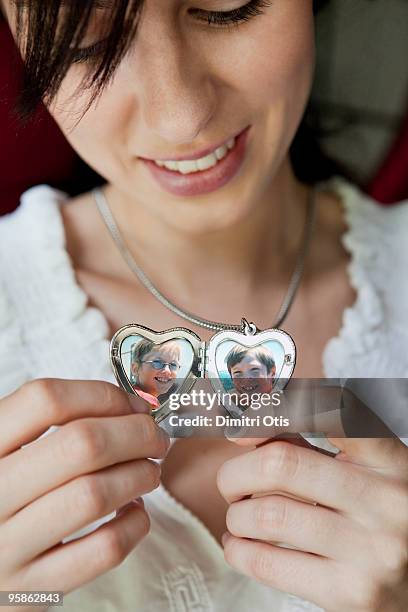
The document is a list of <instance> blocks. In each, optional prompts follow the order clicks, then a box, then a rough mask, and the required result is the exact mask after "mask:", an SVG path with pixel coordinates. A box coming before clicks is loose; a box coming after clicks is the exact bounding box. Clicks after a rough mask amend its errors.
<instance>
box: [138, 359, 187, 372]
mask: <svg viewBox="0 0 408 612" xmlns="http://www.w3.org/2000/svg"><path fill="white" fill-rule="evenodd" d="M142 363H150V364H151V365H152V368H154V369H155V370H164V368H165V367H166V366H169V369H170V372H177V370H178V369H179V367H180V366H179V364H178V363H177V362H175V361H171V362H166V361H162V360H161V359H149V360H147V361H142Z"/></svg>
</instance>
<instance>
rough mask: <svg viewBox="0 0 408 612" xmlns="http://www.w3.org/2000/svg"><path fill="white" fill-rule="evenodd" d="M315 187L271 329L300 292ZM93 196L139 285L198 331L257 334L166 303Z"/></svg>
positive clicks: (99, 195)
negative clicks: (200, 329) (287, 283)
mask: <svg viewBox="0 0 408 612" xmlns="http://www.w3.org/2000/svg"><path fill="white" fill-rule="evenodd" d="M317 190H318V189H317V187H314V188H313V189H312V190H311V192H310V195H309V199H308V205H307V213H306V220H305V224H304V229H303V235H302V241H301V245H300V248H299V252H298V255H297V258H296V264H295V267H294V270H293V273H292V276H291V278H290V281H289V287H288V290H287V292H286V294H285V296H284V299H283V301H282V304H281V307H280V309H279V311H278V314H277V315H276V320H275V322H274V324H273V326H272V327H273V328H280V326H281V325H282V323H283V321H284V320H285V319H286V317H287V315H288V313H289V310H290V307H291V306H292V304H293V301H294V299H295V296H296V293H297V290H298V289H299V286H300V282H301V279H302V275H303V271H304V266H305V261H306V256H307V253H308V251H309V247H310V242H311V238H312V234H313V228H314V220H315V212H316V194H317ZM93 195H94V198H95V201H96V204H97V207H98V210H99V212H100V214H101V216H102V218H103V220H104V222H105V224H106V227H107V229H108V231H109V233H110V235H111V236H112V238H113V240H114V242H115V244H116V246H117V247H118V249H119V251H120V253H121V255H122V257H123V259H124V260H125V262H126V263H127V265H128V266H129V268H130V269H131V270H132V272H133V273H134V274H135V275H136V277H137V278H138V279H139V281H140V282H141V283H142V284H143V285H144V287H145V288H146V289H147V290H148V291H149V292H150V293H151V294H152V295H153V296H154V297H155V298H156V299H157V300H159V302H161V304H163V306H165V307H166V308H168V309H169V310H171V311H172V312H174V313H175V314H177V315H178V316H180V317H182V318H183V319H186V320H187V321H189V322H190V323H194V324H195V325H198V326H199V327H203V328H205V329H209V330H213V331H224V330H231V331H238V332H244V333H246V334H250V335H253V334H255V333H256V332H257V329H256V326H255V325H254V324H253V323H248V321H247V320H246V319H245V318H243V319H242V321H241V324H240V325H236V324H231V323H220V322H216V321H210V320H209V319H204V318H202V317H199V316H197V315H194V314H192V313H190V312H188V311H186V310H184V309H183V308H180V307H179V306H177V305H176V304H174V303H173V302H172V301H171V300H169V299H168V298H167V297H166V296H165V295H163V294H162V293H161V291H159V289H157V287H156V286H155V285H154V284H153V283H152V281H151V280H150V279H149V278H148V277H147V276H146V274H145V273H144V272H143V270H142V269H141V268H140V266H139V265H138V264H137V262H136V260H135V258H134V257H133V255H132V254H131V252H130V251H129V249H128V247H127V246H126V244H125V241H124V239H123V236H122V234H121V232H120V230H119V228H118V225H117V223H116V221H115V218H114V216H113V214H112V211H111V209H110V207H109V204H108V201H107V199H106V196H105V194H104V193H103V191H102V189H94V190H93Z"/></svg>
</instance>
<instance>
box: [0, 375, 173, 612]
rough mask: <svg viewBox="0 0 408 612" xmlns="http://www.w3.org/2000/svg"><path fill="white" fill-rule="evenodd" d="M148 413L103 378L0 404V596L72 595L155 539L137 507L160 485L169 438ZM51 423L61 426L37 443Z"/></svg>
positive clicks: (40, 389) (33, 390)
mask: <svg viewBox="0 0 408 612" xmlns="http://www.w3.org/2000/svg"><path fill="white" fill-rule="evenodd" d="M144 412H150V410H149V409H148V408H145V406H144V402H143V401H142V400H141V399H139V398H137V397H135V398H130V396H128V395H127V394H126V393H124V392H123V391H121V390H120V389H119V388H117V387H115V386H114V385H111V384H109V383H105V382H97V381H68V380H54V379H46V380H37V381H34V382H30V383H28V384H26V385H24V386H23V387H22V388H21V389H19V390H18V391H16V392H15V393H14V394H12V395H10V396H9V397H7V398H5V399H3V400H1V401H0V551H1V553H0V591H10V590H18V591H22V590H23V591H41V590H48V591H63V592H64V593H68V592H69V591H72V590H74V589H77V588H78V587H80V586H82V585H84V584H86V583H87V582H89V581H91V580H93V579H95V578H96V577H97V576H99V575H100V574H102V573H104V572H106V571H108V570H109V569H111V568H113V567H114V566H116V565H118V564H119V563H121V561H122V560H123V559H124V558H125V557H126V555H128V554H129V553H130V552H131V550H132V549H133V548H134V546H135V545H136V544H137V543H138V542H139V541H140V540H141V539H142V538H143V537H144V536H145V535H146V534H147V532H148V530H149V519H148V516H147V514H146V512H145V510H144V506H143V502H142V501H141V500H140V501H135V502H132V500H134V499H135V498H138V497H139V496H140V495H143V494H144V493H147V492H149V491H151V490H152V489H154V488H155V487H157V486H158V484H159V480H160V466H159V464H157V463H156V462H154V461H150V460H149V459H148V457H151V458H160V457H164V455H165V453H166V452H167V449H168V446H169V437H168V436H167V434H166V433H165V432H163V431H162V430H161V429H160V428H159V427H158V426H157V425H156V424H155V422H154V420H153V419H152V417H151V416H150V414H144ZM135 413H136V414H135ZM51 425H59V426H60V428H59V429H58V430H57V431H54V432H53V433H51V434H50V435H48V436H45V437H42V438H40V439H39V440H36V438H38V437H39V436H40V435H41V434H42V433H44V431H46V430H47V429H48V428H49V427H50V426H51ZM34 440H36V442H35V443H34V444H30V445H29V446H25V447H24V448H21V446H22V445H26V444H29V443H30V442H32V441H34ZM118 508H120V509H121V510H120V512H119V513H118V516H117V517H116V519H114V520H112V521H110V522H109V523H106V524H105V525H103V526H101V527H100V528H99V529H98V530H96V531H95V532H93V533H91V534H90V535H87V536H85V537H83V538H81V539H79V540H74V541H71V542H69V543H66V544H62V543H61V542H62V540H63V539H64V538H66V537H67V536H69V535H71V534H73V533H74V532H76V531H77V530H78V529H81V528H83V527H85V526H87V525H88V524H89V523H92V522H93V521H95V520H97V519H99V518H101V517H103V516H105V515H107V514H109V513H111V512H112V511H114V510H115V509H118ZM33 610H38V607H36V608H33Z"/></svg>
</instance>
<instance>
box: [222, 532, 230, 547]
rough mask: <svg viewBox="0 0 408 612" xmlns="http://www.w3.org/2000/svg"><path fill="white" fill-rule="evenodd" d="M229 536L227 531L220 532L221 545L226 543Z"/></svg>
mask: <svg viewBox="0 0 408 612" xmlns="http://www.w3.org/2000/svg"><path fill="white" fill-rule="evenodd" d="M229 537H230V534H229V533H228V531H226V532H225V533H223V534H222V538H221V542H222V545H223V546H225V544H226V543H227V541H228V539H229Z"/></svg>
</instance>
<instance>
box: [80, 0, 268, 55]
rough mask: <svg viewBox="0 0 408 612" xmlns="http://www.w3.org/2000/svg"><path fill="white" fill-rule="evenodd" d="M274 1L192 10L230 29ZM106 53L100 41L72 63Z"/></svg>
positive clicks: (259, 0) (82, 50)
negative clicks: (212, 9) (225, 8)
mask: <svg viewBox="0 0 408 612" xmlns="http://www.w3.org/2000/svg"><path fill="white" fill-rule="evenodd" d="M271 2H272V0H250V1H249V2H248V3H247V4H245V5H244V6H240V7H239V8H236V9H233V10H231V11H204V10H201V9H192V10H191V14H192V15H194V16H196V17H197V19H198V20H199V21H206V22H207V23H208V25H210V26H216V27H222V28H230V27H236V26H238V25H240V24H242V23H245V22H246V21H249V20H250V19H252V18H253V17H256V16H257V15H262V14H263V13H264V9H265V8H267V7H269V6H270V5H271ZM104 51H105V41H103V40H102V41H99V42H97V43H95V44H94V45H90V46H89V47H86V48H84V49H77V50H76V51H75V52H74V55H73V58H72V61H73V63H76V64H79V63H84V62H89V61H92V60H95V59H97V58H98V57H99V56H100V55H101V54H102V53H103V52H104Z"/></svg>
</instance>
